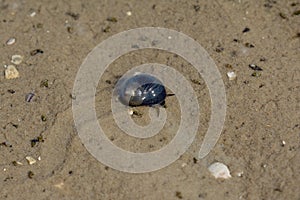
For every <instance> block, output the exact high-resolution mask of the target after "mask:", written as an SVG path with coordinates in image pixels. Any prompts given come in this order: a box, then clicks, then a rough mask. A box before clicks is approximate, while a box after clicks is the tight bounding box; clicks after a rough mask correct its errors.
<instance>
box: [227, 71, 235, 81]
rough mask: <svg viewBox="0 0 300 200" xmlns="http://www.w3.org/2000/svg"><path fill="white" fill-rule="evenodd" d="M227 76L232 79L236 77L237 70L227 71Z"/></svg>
mask: <svg viewBox="0 0 300 200" xmlns="http://www.w3.org/2000/svg"><path fill="white" fill-rule="evenodd" d="M227 76H228V78H229V80H230V81H232V80H234V79H236V73H235V72H227Z"/></svg>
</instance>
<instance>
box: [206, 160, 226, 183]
mask: <svg viewBox="0 0 300 200" xmlns="http://www.w3.org/2000/svg"><path fill="white" fill-rule="evenodd" d="M208 170H209V171H210V173H211V174H212V175H213V176H214V177H215V178H223V179H228V178H230V177H231V175H230V171H229V169H228V167H227V166H226V165H224V164H223V163H220V162H215V163H213V164H211V165H210V166H209V167H208Z"/></svg>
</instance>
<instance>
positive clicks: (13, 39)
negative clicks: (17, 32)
mask: <svg viewBox="0 0 300 200" xmlns="http://www.w3.org/2000/svg"><path fill="white" fill-rule="evenodd" d="M15 42H16V38H9V39H8V40H7V41H6V44H7V45H13V44H14V43H15Z"/></svg>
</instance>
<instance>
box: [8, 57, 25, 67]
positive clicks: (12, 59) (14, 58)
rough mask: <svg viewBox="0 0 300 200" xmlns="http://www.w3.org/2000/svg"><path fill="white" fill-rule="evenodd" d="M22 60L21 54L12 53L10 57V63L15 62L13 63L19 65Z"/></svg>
mask: <svg viewBox="0 0 300 200" xmlns="http://www.w3.org/2000/svg"><path fill="white" fill-rule="evenodd" d="M22 61H23V56H21V55H13V56H12V57H11V61H10V62H11V63H13V64H15V65H19V64H21V62H22Z"/></svg>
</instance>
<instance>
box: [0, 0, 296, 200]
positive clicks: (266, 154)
mask: <svg viewBox="0 0 300 200" xmlns="http://www.w3.org/2000/svg"><path fill="white" fill-rule="evenodd" d="M299 10H300V2H299V1H297V0H293V1H289V0H277V1H275V0H261V1H260V0H256V1H250V0H249V1H245V0H230V1H229V0H228V1H227V0H218V1H204V0H197V1H159V0H150V1H133V0H132V1H108V0H105V1H96V0H91V1H79V0H72V1H34V0H28V1H22V0H20V1H16V0H12V1H5V0H0V50H1V51H0V52H1V53H0V62H1V65H2V66H1V71H3V73H2V74H1V75H0V113H1V115H0V152H1V153H0V183H1V184H0V191H1V192H0V199H112V200H113V199H147V200H150V199H153V200H154V199H172V200H173V199H189V200H195V199H214V200H217V199H255V200H256V199H257V200H262V199H265V200H267V199H290V200H299V199H300V192H299V184H300V112H299V108H300V107H299V105H300V103H299V102H300V41H299V34H300V16H299ZM128 11H130V12H131V16H129V15H128V13H127V12H128ZM34 13H35V14H34ZM146 26H150V27H151V26H154V27H164V28H170V29H174V30H177V31H180V32H183V33H185V34H187V35H189V36H190V37H192V38H193V39H195V40H196V41H197V42H199V43H200V44H201V45H202V46H203V47H204V48H205V49H206V51H207V52H208V53H209V54H210V56H211V57H212V59H213V60H214V61H215V63H216V65H217V66H218V69H219V71H220V73H221V75H222V78H223V81H224V84H225V89H226V94H227V115H226V121H225V125H224V128H223V131H222V135H221V137H220V139H219V140H218V143H217V145H216V146H215V148H214V149H213V151H212V152H211V153H210V154H209V155H208V156H207V157H205V158H204V159H202V160H199V159H197V155H198V151H199V147H200V144H201V141H202V139H203V137H204V135H205V132H206V130H207V128H208V121H209V117H210V97H209V92H208V88H207V86H206V85H205V82H204V80H203V78H202V77H201V76H200V75H199V74H196V72H195V70H194V69H193V68H192V67H191V66H190V64H189V63H188V62H187V61H185V60H183V59H181V58H180V57H176V56H174V55H173V54H171V53H167V52H161V51H158V50H141V51H137V52H134V53H129V54H126V55H124V56H122V57H121V58H119V59H118V60H116V61H115V62H114V63H113V64H112V65H111V66H110V68H109V69H108V70H107V71H106V72H105V74H104V75H103V77H102V78H101V80H100V82H99V85H98V87H97V93H96V111H97V116H98V118H99V123H100V124H101V125H102V126H103V129H104V130H105V133H106V134H107V137H108V138H110V139H111V140H112V141H113V143H114V144H116V145H118V146H119V147H121V148H124V149H127V150H130V151H136V152H148V151H153V150H157V149H160V148H161V147H163V146H164V145H167V144H168V142H169V141H170V140H171V139H172V137H174V135H175V133H176V130H177V128H178V123H179V121H180V110H179V108H178V102H177V101H176V98H175V97H174V98H173V97H172V98H171V97H170V98H169V99H167V102H166V103H167V106H168V107H167V110H168V111H169V112H172V113H173V114H172V116H171V117H170V119H169V120H171V121H172V123H171V124H172V125H169V126H167V127H165V129H163V130H162V132H161V133H160V134H159V135H157V136H155V137H153V138H150V139H147V140H142V141H138V140H136V139H133V138H131V137H128V136H127V135H125V134H122V131H120V130H118V128H117V127H116V125H115V124H114V122H113V120H112V117H111V115H110V106H109V104H110V98H111V92H112V89H113V86H114V83H116V81H117V80H118V78H119V77H120V76H122V75H123V74H124V73H125V72H126V71H127V70H128V69H130V68H131V67H133V66H136V65H140V64H143V63H148V62H157V63H162V64H168V65H169V66H172V67H174V68H175V69H177V70H178V71H180V72H181V73H182V74H183V75H184V76H185V77H186V78H187V79H188V80H190V82H191V85H192V87H193V88H194V90H195V92H196V94H197V98H198V101H199V105H200V108H201V116H200V119H199V120H200V125H199V130H198V132H197V137H196V140H195V141H194V142H193V144H192V145H191V147H190V148H189V149H188V151H187V152H186V153H185V154H183V155H182V156H181V157H180V159H178V160H177V161H176V162H174V163H173V164H171V165H169V166H168V167H166V168H163V169H161V170H158V171H155V172H151V173H144V174H130V173H124V172H120V171H118V170H114V169H112V168H109V167H106V166H105V165H103V164H102V163H100V162H99V161H97V160H96V159H95V158H94V157H93V156H92V155H91V154H90V153H89V152H88V151H87V150H86V148H85V147H84V146H83V145H82V143H81V140H80V139H79V137H78V134H77V131H76V128H75V125H74V121H73V116H72V98H71V97H70V94H71V93H72V89H73V84H74V80H75V77H76V73H77V71H78V69H79V67H80V65H81V64H82V62H83V60H84V59H85V58H86V56H87V55H88V53H89V52H90V51H91V50H92V49H93V48H94V47H95V46H96V45H97V44H99V43H100V42H102V41H104V40H105V39H107V38H109V37H110V36H112V35H114V34H116V33H119V32H122V31H125V30H129V29H133V28H138V27H146ZM245 28H248V29H249V30H248V31H247V30H245ZM243 31H244V32H243ZM10 38H15V39H16V41H15V43H14V44H12V45H7V44H6V42H7V40H8V39H10ZM37 49H38V50H39V51H34V50H37ZM15 54H18V55H21V56H23V57H24V58H23V61H22V63H21V64H19V65H17V66H16V68H17V70H18V71H19V75H20V77H19V78H16V79H10V80H8V79H6V78H5V76H4V70H5V68H4V67H3V66H4V65H8V64H11V63H10V60H11V56H12V55H15ZM249 64H256V65H257V66H259V67H261V68H262V69H263V71H259V72H258V73H259V74H258V75H257V76H253V75H254V74H253V73H254V72H255V71H254V70H253V69H251V68H250V67H249ZM229 71H234V72H235V73H236V74H237V78H236V80H233V81H230V80H229V79H228V77H227V72H229ZM30 92H32V93H34V94H35V95H34V97H33V98H32V100H31V102H26V101H25V96H26V94H28V93H30ZM139 112H142V113H143V112H147V109H146V108H140V110H139ZM135 120H136V122H137V123H140V124H143V123H144V124H146V123H147V120H149V119H147V118H143V117H141V118H138V117H137V118H136V119H135ZM26 156H31V157H33V158H34V159H36V160H37V162H36V163H34V164H32V165H30V164H28V162H27V160H26V158H25V157H26ZM39 157H40V160H38V158H39ZM215 161H219V162H222V163H224V164H226V165H227V166H228V167H229V169H230V171H231V175H232V178H230V179H226V180H221V179H215V178H214V177H213V176H212V175H211V174H210V173H209V171H208V169H207V168H208V166H209V165H210V164H211V163H213V162H215ZM21 163H22V165H21Z"/></svg>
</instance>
